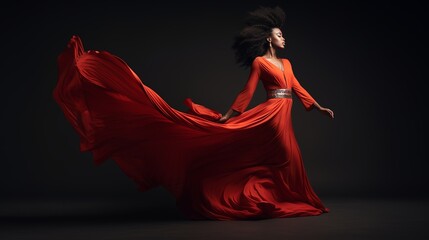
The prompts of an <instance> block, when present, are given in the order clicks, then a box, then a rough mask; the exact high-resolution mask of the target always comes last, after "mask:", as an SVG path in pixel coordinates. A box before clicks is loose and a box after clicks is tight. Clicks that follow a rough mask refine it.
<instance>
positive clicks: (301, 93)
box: [288, 61, 316, 110]
mask: <svg viewBox="0 0 429 240" xmlns="http://www.w3.org/2000/svg"><path fill="white" fill-rule="evenodd" d="M288 62H289V61H288ZM289 65H290V69H291V71H292V89H293V91H294V92H295V94H296V95H297V96H298V98H299V100H300V101H301V103H302V104H303V105H304V107H305V109H307V110H310V109H311V108H312V107H313V104H314V103H315V102H316V101H315V100H314V98H313V97H312V96H311V95H310V94H309V93H308V92H307V90H305V88H303V87H302V86H301V84H300V83H299V82H298V80H297V79H296V77H295V74H293V70H292V65H291V63H290V62H289Z"/></svg>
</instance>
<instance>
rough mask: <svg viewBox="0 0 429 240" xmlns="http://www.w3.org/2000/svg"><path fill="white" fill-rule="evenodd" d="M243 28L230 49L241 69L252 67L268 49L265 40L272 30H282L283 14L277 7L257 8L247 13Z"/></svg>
mask: <svg viewBox="0 0 429 240" xmlns="http://www.w3.org/2000/svg"><path fill="white" fill-rule="evenodd" d="M248 14H249V15H248V17H247V18H246V19H245V26H244V28H243V29H242V30H241V31H240V33H239V34H238V35H237V36H236V37H235V39H234V43H233V45H232V49H233V50H234V51H235V60H236V62H237V63H238V64H239V65H240V66H243V67H249V66H251V65H252V62H253V60H254V59H255V58H256V57H257V56H262V55H264V54H265V52H266V51H267V49H268V46H269V43H268V41H267V40H266V39H267V37H269V36H270V34H271V32H272V29H273V28H280V29H281V28H282V27H283V24H284V21H285V13H284V11H283V10H282V9H281V8H280V7H279V6H276V7H273V8H270V7H259V8H258V9H256V10H254V11H251V12H249V13H248Z"/></svg>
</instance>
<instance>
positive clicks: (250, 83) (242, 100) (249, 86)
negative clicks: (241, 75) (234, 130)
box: [231, 59, 261, 113]
mask: <svg viewBox="0 0 429 240" xmlns="http://www.w3.org/2000/svg"><path fill="white" fill-rule="evenodd" d="M260 73H261V69H260V65H259V62H258V61H257V60H256V59H255V60H253V63H252V66H251V69H250V74H249V78H248V80H247V83H246V85H245V86H244V88H243V90H242V91H241V92H240V93H239V94H238V95H237V97H236V98H235V101H234V102H233V104H232V106H231V109H232V110H234V111H236V112H239V113H242V112H244V110H246V108H247V106H248V105H249V103H250V100H251V99H252V97H253V94H254V93H255V90H256V87H257V86H258V81H259V76H260Z"/></svg>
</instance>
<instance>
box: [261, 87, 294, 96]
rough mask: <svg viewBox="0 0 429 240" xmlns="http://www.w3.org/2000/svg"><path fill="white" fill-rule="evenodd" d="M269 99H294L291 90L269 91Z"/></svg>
mask: <svg viewBox="0 0 429 240" xmlns="http://www.w3.org/2000/svg"><path fill="white" fill-rule="evenodd" d="M267 98H292V91H291V90H290V89H274V90H269V91H268V92H267Z"/></svg>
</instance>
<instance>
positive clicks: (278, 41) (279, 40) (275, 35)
mask: <svg viewBox="0 0 429 240" xmlns="http://www.w3.org/2000/svg"><path fill="white" fill-rule="evenodd" d="M267 41H268V42H271V45H272V46H273V48H285V44H286V40H285V39H284V37H283V33H282V31H281V30H280V29H279V28H273V29H272V31H271V34H270V36H269V37H268V38H267Z"/></svg>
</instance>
